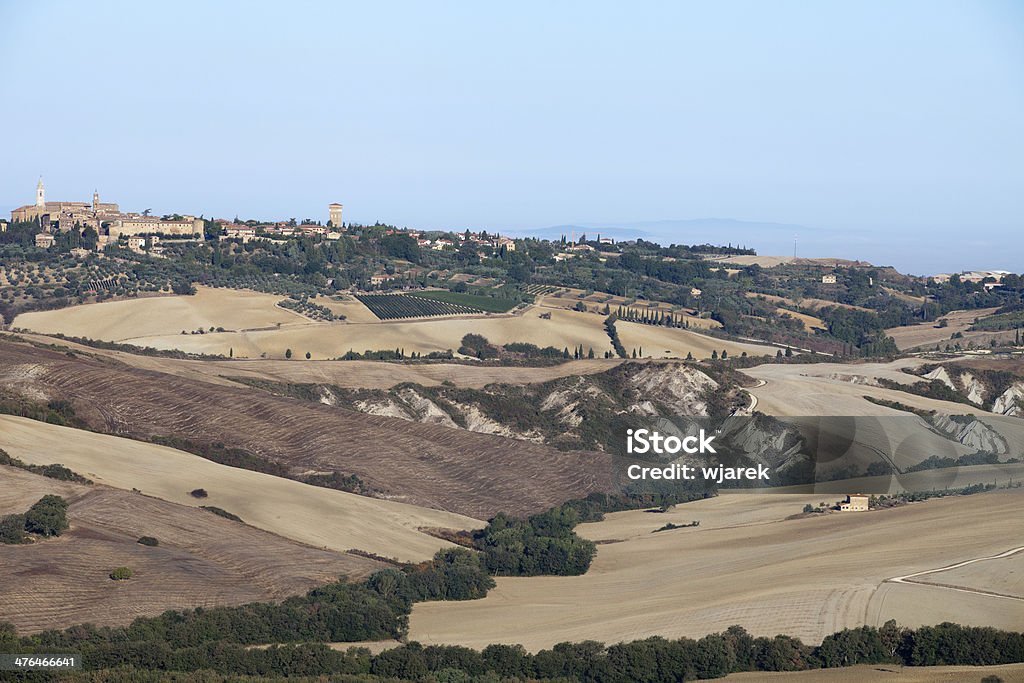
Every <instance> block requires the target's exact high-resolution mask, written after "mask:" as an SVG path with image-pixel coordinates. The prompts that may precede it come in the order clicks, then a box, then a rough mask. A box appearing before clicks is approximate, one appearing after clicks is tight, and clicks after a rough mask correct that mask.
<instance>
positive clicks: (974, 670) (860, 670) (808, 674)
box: [721, 664, 1024, 683]
mask: <svg viewBox="0 0 1024 683" xmlns="http://www.w3.org/2000/svg"><path fill="white" fill-rule="evenodd" d="M986 676H997V677H998V678H999V680H1001V681H1003V683H1022V682H1024V664H1004V665H1001V666H897V665H895V664H861V665H859V666H850V667H843V668H841V669H815V670H813V671H788V672H765V671H756V672H747V673H740V674H729V675H728V676H726V677H725V678H723V679H721V680H723V681H726V682H727V683H734V682H735V683H760V682H761V681H768V682H769V683H771V682H773V681H785V682H786V683H789V682H790V681H792V682H793V683H964V682H965V681H967V682H969V683H974V682H976V681H980V680H982V679H984V678H985V677H986Z"/></svg>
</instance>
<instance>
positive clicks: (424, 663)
mask: <svg viewBox="0 0 1024 683" xmlns="http://www.w3.org/2000/svg"><path fill="white" fill-rule="evenodd" d="M21 640H24V639H21ZM26 647H28V646H27V645H26V644H24V643H23V642H20V641H19V639H18V638H17V637H16V636H14V635H13V632H12V630H11V629H10V628H9V627H7V628H5V627H4V626H3V625H2V624H0V651H2V652H13V651H17V652H21V653H24V654H31V653H32V652H42V650H39V649H38V648H32V649H29V650H26V649H18V648H26ZM77 650H78V652H79V653H80V654H81V656H82V662H83V665H84V667H85V669H86V671H85V672H83V673H80V674H78V675H71V676H68V675H65V676H64V677H63V678H62V680H83V681H99V680H102V681H107V682H109V681H135V682H142V683H145V682H146V681H170V680H174V681H177V682H187V681H195V682H197V683H198V682H202V683H206V682H207V681H213V680H217V681H224V680H231V679H224V678H223V677H224V676H231V675H244V676H260V677H261V680H264V681H266V680H284V678H285V677H287V680H288V681H297V680H298V681H303V680H305V681H309V682H310V683H312V681H313V680H314V679H311V678H307V679H302V678H299V677H303V676H307V677H313V676H328V675H330V676H344V678H339V679H334V678H332V680H344V681H349V682H350V683H355V682H362V681H366V682H369V681H381V680H382V679H383V680H390V681H424V680H430V681H478V682H480V683H484V682H486V683H492V682H493V683H501V682H502V681H504V682H508V683H511V682H520V681H527V680H545V681H554V680H558V681H566V682H567V681H579V682H581V683H677V682H679V681H692V680H697V679H711V678H721V677H722V676H725V675H727V674H730V673H738V672H744V671H748V672H753V671H806V670H811V669H823V668H837V667H846V666H854V665H858V664H862V665H879V664H888V665H903V666H941V665H949V666H964V665H966V666H991V665H1006V664H1014V663H1019V662H1021V661H1024V634H1021V633H1015V632H1009V631H1001V630H998V629H994V628H988V627H973V626H961V625H959V624H953V623H948V622H947V623H943V624H939V625H937V626H922V627H919V628H916V629H910V628H900V627H899V626H897V624H896V623H895V622H894V621H889V622H887V623H886V624H885V625H883V626H882V627H880V628H876V627H872V626H863V627H860V628H855V629H845V630H843V631H840V632H838V633H834V634H832V635H829V636H827V637H825V639H824V640H823V641H822V643H821V645H819V646H817V647H814V646H810V645H806V644H805V643H803V642H801V641H800V640H799V639H798V638H794V637H791V636H786V635H777V636H774V637H771V638H769V637H763V636H761V637H754V636H752V635H751V634H750V633H748V632H747V631H746V630H744V629H743V628H742V627H740V626H731V627H729V628H728V629H726V630H725V631H723V632H720V633H713V634H710V635H707V636H704V637H703V638H700V639H692V638H678V639H667V638H662V637H658V636H656V637H652V638H647V639H644V640H638V641H633V642H627V643H619V644H616V645H610V646H606V645H604V644H602V643H599V642H595V641H583V642H580V643H559V644H557V645H555V646H553V647H551V648H548V649H544V650H541V651H539V652H537V653H536V654H531V653H529V652H527V651H526V650H525V649H524V648H523V647H522V646H520V645H505V644H493V645H488V646H487V647H485V648H484V649H483V650H482V651H477V650H472V649H470V648H467V647H462V646H457V645H431V646H426V647H425V646H423V645H421V644H419V643H416V642H413V643H409V644H406V645H403V646H401V647H397V648H394V649H391V650H385V651H384V652H381V653H380V654H377V655H371V654H370V652H369V650H366V649H365V648H352V649H350V650H348V651H345V652H340V651H337V650H334V649H331V648H330V647H328V646H327V645H326V644H324V643H302V644H292V645H282V646H273V647H270V648H265V649H264V648H249V647H245V646H243V645H241V644H238V643H225V642H219V641H214V640H208V641H204V642H201V643H198V644H195V645H188V646H182V647H174V646H172V645H170V644H169V643H166V642H156V643H154V642H145V641H135V642H125V641H110V640H99V639H93V640H84V641H82V642H81V643H80V644H79V645H78V647H77ZM96 672H99V673H96ZM156 672H161V673H156ZM166 672H175V673H174V674H173V678H171V677H170V676H168V675H167V673H166ZM178 672H186V673H178ZM187 672H192V675H188V673H187ZM319 680H323V679H319Z"/></svg>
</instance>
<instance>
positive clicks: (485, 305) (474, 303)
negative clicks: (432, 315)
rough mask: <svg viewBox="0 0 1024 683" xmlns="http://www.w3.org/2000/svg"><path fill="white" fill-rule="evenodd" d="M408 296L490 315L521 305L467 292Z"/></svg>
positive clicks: (431, 292)
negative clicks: (464, 307) (474, 309)
mask: <svg viewBox="0 0 1024 683" xmlns="http://www.w3.org/2000/svg"><path fill="white" fill-rule="evenodd" d="M408 296H415V297H420V298H422V299H430V300H431V301H443V302H445V303H449V304H455V305H456V306H466V307H468V308H478V309H480V310H481V311H488V312H490V313H507V312H509V311H511V310H512V309H513V308H515V307H516V306H517V305H519V303H520V302H519V301H517V300H516V299H503V298H500V297H494V296H480V295H478V294H466V293H465V292H449V291H447V290H443V289H430V290H427V291H422V292H409V294H408Z"/></svg>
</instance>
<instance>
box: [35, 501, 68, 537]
mask: <svg viewBox="0 0 1024 683" xmlns="http://www.w3.org/2000/svg"><path fill="white" fill-rule="evenodd" d="M67 511H68V503H67V501H66V500H64V499H63V498H61V497H60V496H43V497H42V498H40V499H39V502H37V503H36V504H35V505H33V506H32V507H30V508H29V509H28V512H26V513H25V531H27V532H29V533H32V534H39V535H40V536H60V534H61V532H62V531H64V530H65V529H67V528H68V518H67Z"/></svg>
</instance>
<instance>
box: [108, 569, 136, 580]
mask: <svg viewBox="0 0 1024 683" xmlns="http://www.w3.org/2000/svg"><path fill="white" fill-rule="evenodd" d="M110 578H111V579H113V580H114V581H127V580H128V579H130V578H132V570H131V569H129V568H128V567H118V568H117V569H115V570H114V571H112V572H110Z"/></svg>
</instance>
